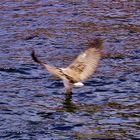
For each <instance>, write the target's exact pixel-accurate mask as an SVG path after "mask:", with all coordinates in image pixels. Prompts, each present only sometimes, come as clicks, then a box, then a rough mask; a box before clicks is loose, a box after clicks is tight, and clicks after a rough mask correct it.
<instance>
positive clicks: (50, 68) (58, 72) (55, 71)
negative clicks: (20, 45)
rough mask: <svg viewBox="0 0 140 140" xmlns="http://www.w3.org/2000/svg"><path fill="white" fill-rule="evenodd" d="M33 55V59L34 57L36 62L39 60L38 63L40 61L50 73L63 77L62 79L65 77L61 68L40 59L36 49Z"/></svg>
mask: <svg viewBox="0 0 140 140" xmlns="http://www.w3.org/2000/svg"><path fill="white" fill-rule="evenodd" d="M31 56H32V59H33V60H34V61H35V62H37V63H39V64H40V65H42V66H44V67H45V68H46V69H47V70H48V71H49V72H50V73H52V74H54V75H55V76H57V77H59V78H62V79H64V78H65V75H64V73H63V72H62V70H61V69H59V68H56V67H54V66H50V65H48V64H46V63H43V62H42V61H41V60H39V59H38V58H37V56H36V55H35V51H34V50H32V53H31Z"/></svg>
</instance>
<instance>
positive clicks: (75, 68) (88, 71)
mask: <svg viewBox="0 0 140 140" xmlns="http://www.w3.org/2000/svg"><path fill="white" fill-rule="evenodd" d="M97 45H98V46H97ZM101 50H102V42H101V43H100V44H92V46H90V48H88V49H87V50H85V52H83V53H81V54H80V55H79V56H78V57H77V58H76V59H75V60H74V62H73V63H72V64H70V65H69V66H68V67H67V68H66V69H65V70H64V73H65V74H67V75H71V77H72V78H73V79H75V81H77V82H78V81H81V80H85V79H87V78H88V77H90V76H91V75H92V74H93V73H94V72H95V69H96V67H97V64H98V62H99V60H100V58H101Z"/></svg>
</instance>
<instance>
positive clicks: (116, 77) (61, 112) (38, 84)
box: [0, 0, 140, 140]
mask: <svg viewBox="0 0 140 140" xmlns="http://www.w3.org/2000/svg"><path fill="white" fill-rule="evenodd" d="M139 4H140V2H139V1H137V0H133V1H127V0H126V1H120V0H113V1H111V0H109V1H104V0H103V1H91V0H85V1H82V0H81V1H80V0H76V1H72V0H63V1H60V0H56V1H49V0H48V1H44V0H41V1H36V0H35V1H24V0H20V1H19V0H15V1H12V0H6V1H1V2H0V5H1V6H0V8H1V11H0V18H1V22H0V27H1V30H0V41H1V47H0V48H1V49H0V99H1V100H0V139H10V140H15V139H41V140H42V139H45V140H46V139H50V140H51V139H58V140H59V139H62V140H63V139H136V138H137V139H138V138H140V134H139V126H140V121H139V117H140V115H139V114H140V112H139V110H140V88H139V87H140V80H139V79H140V67H139V65H140V57H139V56H140V50H139V44H140V39H139V37H140V26H139V20H140V16H139V13H140V10H139ZM95 37H99V38H102V39H104V54H103V57H102V60H101V63H100V65H99V67H98V69H97V71H96V73H95V75H94V77H92V78H91V79H89V80H87V81H85V83H84V84H85V86H84V87H82V88H77V89H76V88H75V89H74V90H73V94H72V95H64V94H63V90H62V88H63V83H62V81H59V80H58V79H57V78H55V77H52V76H51V75H49V73H48V72H47V71H45V70H44V69H43V68H42V67H40V66H38V65H37V64H36V63H34V62H33V61H32V59H31V57H30V50H31V48H33V49H35V50H36V52H37V54H38V56H39V57H40V58H41V59H42V60H43V61H44V62H48V63H49V64H54V65H55V66H60V67H63V66H64V67H65V66H67V65H69V64H70V63H71V62H72V60H73V59H74V58H75V57H76V56H77V54H79V52H81V51H82V50H84V49H85V48H86V47H87V43H88V42H90V41H92V39H93V38H95Z"/></svg>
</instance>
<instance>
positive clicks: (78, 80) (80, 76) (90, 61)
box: [31, 38, 103, 94]
mask: <svg viewBox="0 0 140 140" xmlns="http://www.w3.org/2000/svg"><path fill="white" fill-rule="evenodd" d="M102 50H103V41H102V39H100V38H96V39H94V40H93V41H92V42H91V43H88V48H87V49H86V50H85V51H83V52H81V53H80V54H79V55H78V56H77V58H76V59H75V60H74V61H73V62H72V63H71V64H70V65H69V66H68V67H66V68H58V67H55V66H52V65H50V64H48V63H44V62H42V61H41V60H40V59H38V57H37V56H36V54H35V51H34V50H32V52H31V57H32V59H33V60H34V61H35V62H37V63H38V64H40V65H42V66H43V67H45V68H46V69H47V70H48V71H49V72H50V73H52V74H53V75H55V76H57V77H59V78H60V79H62V80H63V83H64V88H65V93H66V94H70V93H72V88H73V87H82V86H84V84H83V83H82V81H84V80H86V79H88V78H89V77H90V76H92V75H93V74H94V72H95V70H96V67H97V65H98V63H99V60H100V58H101V56H102Z"/></svg>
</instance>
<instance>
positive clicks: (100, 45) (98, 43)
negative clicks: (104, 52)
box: [89, 38, 103, 50]
mask: <svg viewBox="0 0 140 140" xmlns="http://www.w3.org/2000/svg"><path fill="white" fill-rule="evenodd" d="M89 47H92V48H96V49H99V50H101V49H102V48H103V39H101V38H95V39H94V40H93V41H92V42H90V43H89Z"/></svg>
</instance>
